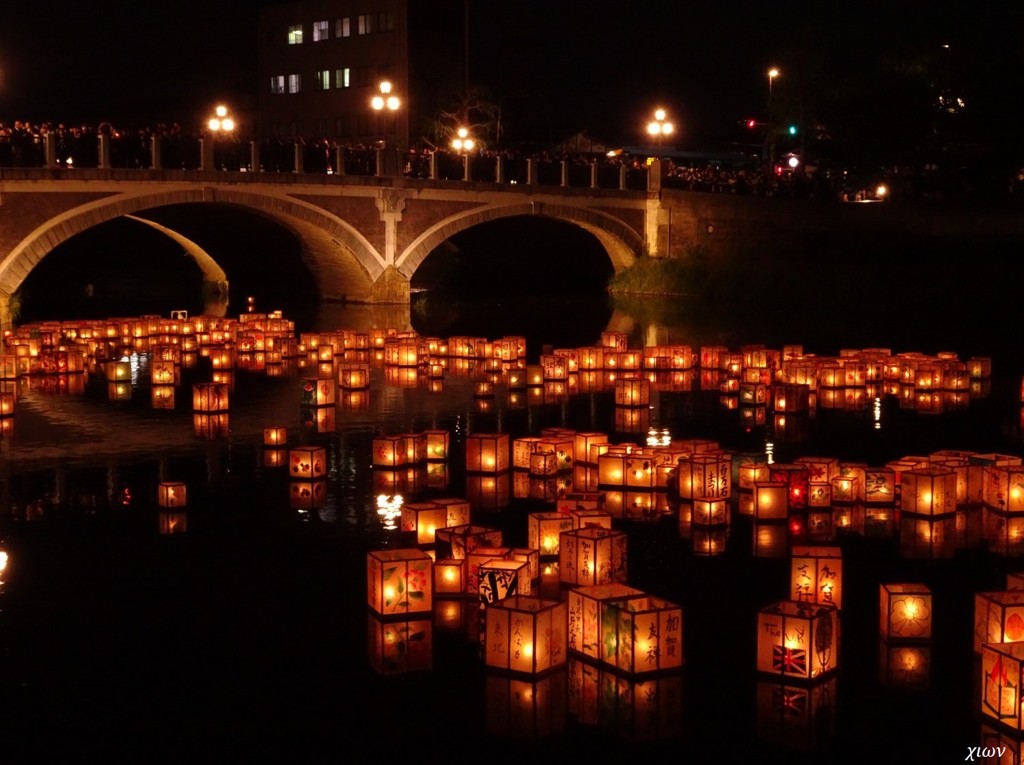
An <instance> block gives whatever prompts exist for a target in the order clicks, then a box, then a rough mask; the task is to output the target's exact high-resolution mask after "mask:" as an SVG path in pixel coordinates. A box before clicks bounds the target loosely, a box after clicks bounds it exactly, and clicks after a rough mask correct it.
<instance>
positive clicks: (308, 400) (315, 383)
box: [299, 377, 337, 406]
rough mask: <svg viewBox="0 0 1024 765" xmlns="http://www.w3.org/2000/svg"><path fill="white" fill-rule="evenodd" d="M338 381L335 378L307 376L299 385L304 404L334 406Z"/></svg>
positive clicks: (301, 402)
mask: <svg viewBox="0 0 1024 765" xmlns="http://www.w3.org/2000/svg"><path fill="white" fill-rule="evenodd" d="M336 390H337V383H335V381H334V380H333V379H330V380H326V379H320V378H312V377H311V378H306V379H304V380H302V382H301V383H300V385H299V391H300V393H301V399H300V402H299V403H300V404H301V405H302V406H334V403H335V394H336Z"/></svg>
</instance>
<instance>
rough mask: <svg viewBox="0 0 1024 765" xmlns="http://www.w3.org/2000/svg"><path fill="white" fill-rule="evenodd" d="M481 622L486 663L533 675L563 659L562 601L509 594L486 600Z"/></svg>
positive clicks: (564, 620)
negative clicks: (491, 602)
mask: <svg viewBox="0 0 1024 765" xmlns="http://www.w3.org/2000/svg"><path fill="white" fill-rule="evenodd" d="M484 622H485V628H484V630H485V637H484V663H485V664H486V665H487V666H488V667H495V668H497V669H504V670H508V671H510V672H520V673H523V674H530V675H533V674H537V673H540V672H546V671H548V670H550V669H554V668H556V667H560V666H562V665H563V664H565V662H566V660H567V653H566V625H567V622H568V619H567V605H566V604H565V603H559V602H556V601H548V600H541V599H540V598H534V597H527V596H522V595H516V596H510V597H507V598H505V599H503V600H500V601H498V602H495V603H493V604H489V605H488V607H487V609H486V613H485V617H484Z"/></svg>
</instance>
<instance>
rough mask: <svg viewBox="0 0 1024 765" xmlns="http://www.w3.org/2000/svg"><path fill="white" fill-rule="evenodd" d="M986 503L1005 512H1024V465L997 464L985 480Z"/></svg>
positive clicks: (989, 470)
mask: <svg viewBox="0 0 1024 765" xmlns="http://www.w3.org/2000/svg"><path fill="white" fill-rule="evenodd" d="M983 493H984V501H985V504H986V505H988V506H989V507H991V508H992V509H994V510H999V511H1000V512H1005V513H1024V465H995V466H992V467H990V468H989V469H988V472H987V474H986V476H985V480H984V482H983Z"/></svg>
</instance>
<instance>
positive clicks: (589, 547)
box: [558, 528, 627, 585]
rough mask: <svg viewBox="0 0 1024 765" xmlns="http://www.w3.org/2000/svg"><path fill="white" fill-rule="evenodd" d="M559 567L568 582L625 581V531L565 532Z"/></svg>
mask: <svg viewBox="0 0 1024 765" xmlns="http://www.w3.org/2000/svg"><path fill="white" fill-rule="evenodd" d="M558 570H559V576H560V577H561V579H562V582H563V583H565V584H575V585H593V584H611V583H612V582H623V581H625V580H626V574H627V570H626V535H625V533H624V532H622V531H617V530H613V529H611V530H610V529H597V528H583V529H574V530H572V531H564V532H562V535H561V539H560V542H559V554H558Z"/></svg>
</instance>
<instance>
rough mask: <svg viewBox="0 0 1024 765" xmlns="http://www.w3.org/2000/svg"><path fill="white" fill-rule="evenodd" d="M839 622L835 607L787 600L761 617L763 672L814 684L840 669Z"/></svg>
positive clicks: (760, 660) (759, 633)
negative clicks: (815, 680)
mask: <svg viewBox="0 0 1024 765" xmlns="http://www.w3.org/2000/svg"><path fill="white" fill-rule="evenodd" d="M838 660H839V618H838V611H837V610H836V608H835V607H834V606H821V605H815V604H811V603H797V602H794V601H791V600H784V601H781V602H779V603H774V604H772V605H770V606H766V607H765V608H762V609H761V610H760V611H759V612H758V616H757V669H758V671H759V672H766V673H771V674H778V675H783V676H785V677H792V678H799V679H803V680H811V679H814V678H818V677H821V676H822V675H825V674H827V673H829V672H831V671H833V670H834V669H836V667H837V665H838Z"/></svg>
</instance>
